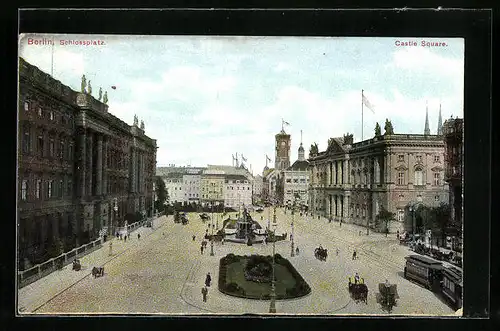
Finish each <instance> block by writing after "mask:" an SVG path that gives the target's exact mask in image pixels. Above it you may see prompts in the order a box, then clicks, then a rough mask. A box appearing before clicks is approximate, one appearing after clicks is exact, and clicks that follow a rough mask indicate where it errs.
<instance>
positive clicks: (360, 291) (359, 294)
mask: <svg viewBox="0 0 500 331" xmlns="http://www.w3.org/2000/svg"><path fill="white" fill-rule="evenodd" d="M348 289H349V293H350V294H351V297H352V298H353V299H354V301H356V303H357V302H358V301H362V302H364V303H365V304H368V286H366V284H364V282H363V281H362V282H361V283H356V282H355V281H354V282H353V281H351V278H349V284H348Z"/></svg>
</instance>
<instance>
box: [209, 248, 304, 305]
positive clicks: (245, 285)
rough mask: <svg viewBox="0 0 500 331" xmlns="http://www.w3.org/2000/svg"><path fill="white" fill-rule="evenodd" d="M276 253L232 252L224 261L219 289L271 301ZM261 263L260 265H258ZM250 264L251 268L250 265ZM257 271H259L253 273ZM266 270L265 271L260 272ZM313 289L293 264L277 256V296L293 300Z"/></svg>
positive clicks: (221, 263) (222, 262) (220, 272)
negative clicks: (266, 254)
mask: <svg viewBox="0 0 500 331" xmlns="http://www.w3.org/2000/svg"><path fill="white" fill-rule="evenodd" d="M271 264H272V256H269V255H268V256H262V255H251V256H239V255H234V254H228V255H227V256H225V257H223V258H222V259H221V260H220V268H219V291H221V292H222V293H225V294H227V295H231V296H236V297H242V298H247V299H258V300H269V299H270V298H271V296H270V294H271V278H272V273H271V272H272V269H271V271H269V267H268V266H269V265H271ZM258 265H260V267H256V266H258ZM248 266H250V267H248ZM254 272H256V274H253V275H251V274H252V273H254ZM260 273H262V274H260ZM310 292H311V288H310V286H309V285H308V284H307V283H306V282H305V280H304V279H303V278H302V276H301V275H300V274H299V273H298V272H297V270H296V269H295V268H294V267H293V266H292V264H291V263H290V262H289V261H288V260H287V259H284V258H283V257H281V256H280V255H279V254H276V255H275V293H276V299H278V300H282V299H292V298H298V297H302V296H305V295H307V294H309V293H310Z"/></svg>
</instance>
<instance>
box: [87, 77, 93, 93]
mask: <svg viewBox="0 0 500 331" xmlns="http://www.w3.org/2000/svg"><path fill="white" fill-rule="evenodd" d="M88 87H89V88H88V91H87V93H88V94H90V95H92V85H90V80H89V84H88Z"/></svg>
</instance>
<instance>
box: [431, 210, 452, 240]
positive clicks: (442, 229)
mask: <svg viewBox="0 0 500 331" xmlns="http://www.w3.org/2000/svg"><path fill="white" fill-rule="evenodd" d="M431 213H432V218H431V222H432V223H431V224H432V227H433V228H434V229H435V230H437V231H438V232H439V234H440V237H441V244H442V245H443V244H444V242H445V240H446V235H447V232H448V230H449V229H448V227H449V226H450V225H451V222H450V216H451V210H450V206H449V205H448V204H447V203H441V204H440V205H439V206H437V207H433V208H431Z"/></svg>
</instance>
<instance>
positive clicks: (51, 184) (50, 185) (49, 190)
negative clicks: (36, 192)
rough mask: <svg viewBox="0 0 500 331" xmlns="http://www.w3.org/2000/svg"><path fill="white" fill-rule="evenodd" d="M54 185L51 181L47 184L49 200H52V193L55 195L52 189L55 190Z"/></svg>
mask: <svg viewBox="0 0 500 331" xmlns="http://www.w3.org/2000/svg"><path fill="white" fill-rule="evenodd" d="M53 184H54V181H53V180H49V181H48V182H47V198H49V199H50V198H52V193H53V191H52V189H53V188H54V187H53Z"/></svg>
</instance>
